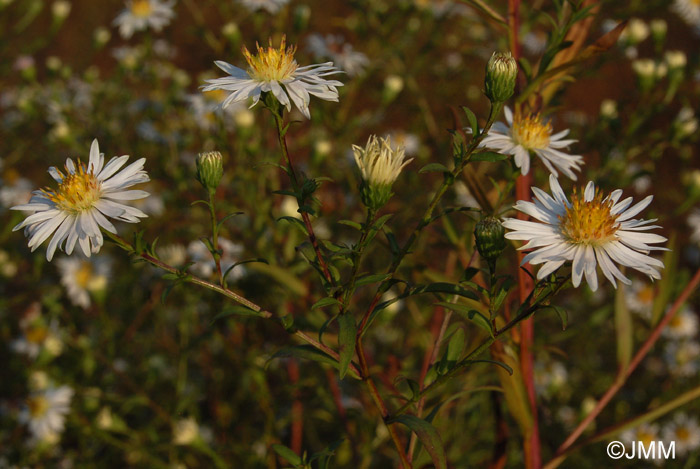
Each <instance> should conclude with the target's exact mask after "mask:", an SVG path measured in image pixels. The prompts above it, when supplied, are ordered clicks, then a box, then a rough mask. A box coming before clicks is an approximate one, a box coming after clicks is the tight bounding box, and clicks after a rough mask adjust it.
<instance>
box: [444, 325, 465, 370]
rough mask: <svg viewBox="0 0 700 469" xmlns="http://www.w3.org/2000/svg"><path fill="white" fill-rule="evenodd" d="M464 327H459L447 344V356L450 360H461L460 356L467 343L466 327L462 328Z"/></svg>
mask: <svg viewBox="0 0 700 469" xmlns="http://www.w3.org/2000/svg"><path fill="white" fill-rule="evenodd" d="M462 327H464V326H462ZM462 327H460V328H458V329H457V330H456V331H455V332H454V334H452V337H450V341H449V342H448V344H447V352H446V354H445V356H446V357H447V360H448V361H449V362H455V363H456V362H457V361H458V360H459V357H461V356H462V353H463V352H464V347H465V346H466V344H467V341H466V336H465V334H464V329H462Z"/></svg>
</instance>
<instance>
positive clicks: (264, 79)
mask: <svg viewBox="0 0 700 469" xmlns="http://www.w3.org/2000/svg"><path fill="white" fill-rule="evenodd" d="M257 48H258V53H257V55H255V56H253V55H252V54H251V53H250V52H249V51H248V49H246V48H245V47H243V55H244V56H245V59H246V61H247V62H248V67H249V68H248V71H245V70H242V69H240V68H238V67H235V66H233V65H231V64H229V63H227V62H223V61H221V60H217V61H216V62H214V63H215V64H216V66H217V67H219V68H220V69H221V70H223V71H224V72H226V73H228V74H229V76H228V77H223V78H214V79H212V80H206V82H207V83H209V84H208V85H205V86H203V87H202V91H213V90H226V91H230V92H231V94H229V95H228V97H227V98H226V99H225V100H224V101H223V103H222V104H221V106H222V107H224V108H225V107H227V106H228V105H229V104H232V103H237V102H239V101H246V100H248V98H252V99H253V104H252V105H251V106H250V107H253V106H255V105H256V104H257V103H258V101H259V100H260V94H261V93H263V92H271V93H272V94H273V95H274V96H275V98H277V100H278V101H279V102H280V103H281V104H282V105H283V106H285V107H286V108H287V111H290V110H291V106H292V103H294V105H295V106H296V107H297V109H299V111H301V113H302V114H303V115H304V116H305V117H306V118H307V119H309V118H310V117H311V114H310V113H309V101H310V99H311V98H310V96H309V95H314V96H317V97H319V98H321V99H324V100H326V101H336V102H337V101H338V89H337V87H338V86H343V84H342V83H341V82H339V81H337V80H326V79H325V78H324V77H325V76H327V75H333V74H335V73H340V70H338V69H337V68H336V67H334V66H333V62H326V63H322V64H314V65H307V66H305V67H299V65H298V64H297V61H296V60H294V53H295V52H296V46H289V47H287V46H286V39H285V37H284V36H283V37H282V42H281V44H280V47H279V49H275V48H274V47H272V40H270V45H269V47H268V48H267V49H264V48H262V47H260V46H259V45H257Z"/></svg>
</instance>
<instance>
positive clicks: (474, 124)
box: [462, 106, 479, 137]
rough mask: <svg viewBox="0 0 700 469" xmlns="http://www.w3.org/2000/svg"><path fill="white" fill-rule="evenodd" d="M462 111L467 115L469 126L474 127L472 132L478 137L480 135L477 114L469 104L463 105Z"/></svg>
mask: <svg viewBox="0 0 700 469" xmlns="http://www.w3.org/2000/svg"><path fill="white" fill-rule="evenodd" d="M462 111H464V113H465V114H466V115H467V120H468V121H469V127H471V128H472V134H473V135H474V136H475V137H476V136H478V135H479V122H478V121H477V120H476V115H475V114H474V113H473V112H472V110H471V109H469V108H468V107H467V106H462Z"/></svg>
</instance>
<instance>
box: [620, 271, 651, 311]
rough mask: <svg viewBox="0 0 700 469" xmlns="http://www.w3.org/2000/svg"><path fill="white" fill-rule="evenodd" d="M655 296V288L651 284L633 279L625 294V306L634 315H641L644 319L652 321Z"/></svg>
mask: <svg viewBox="0 0 700 469" xmlns="http://www.w3.org/2000/svg"><path fill="white" fill-rule="evenodd" d="M654 296H655V291H654V286H653V285H652V284H651V283H649V282H645V281H642V280H638V279H633V280H632V283H631V284H630V286H629V288H628V290H627V292H626V294H625V304H626V306H627V309H629V310H630V311H632V312H633V313H637V314H639V315H640V316H642V317H643V318H644V319H651V310H652V308H653V307H654Z"/></svg>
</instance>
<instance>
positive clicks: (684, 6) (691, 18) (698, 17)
mask: <svg viewBox="0 0 700 469" xmlns="http://www.w3.org/2000/svg"><path fill="white" fill-rule="evenodd" d="M671 9H672V10H673V11H674V12H675V13H676V14H677V15H678V16H680V17H681V18H682V19H683V21H685V22H686V23H688V24H689V25H690V26H700V3H698V2H697V0H674V2H673V5H672V6H671Z"/></svg>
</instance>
